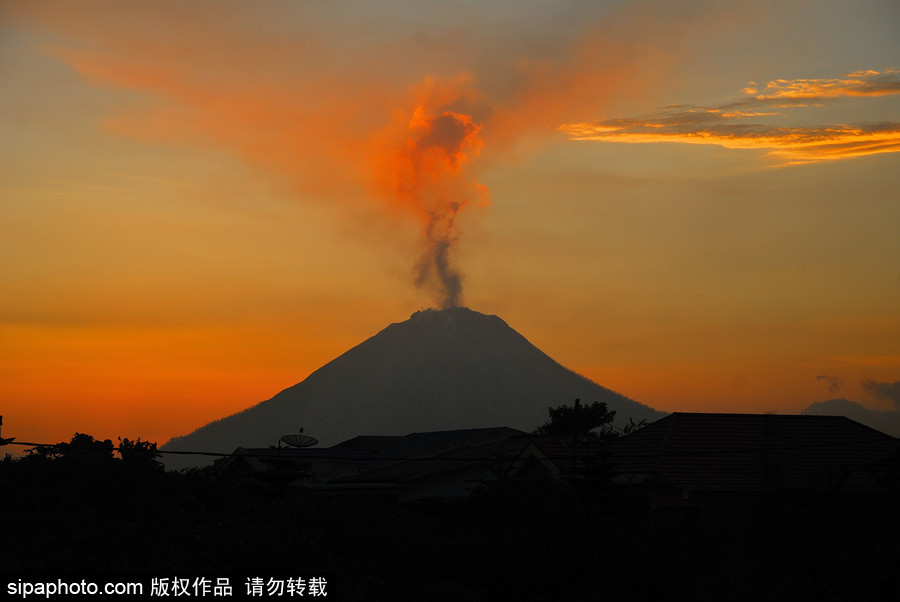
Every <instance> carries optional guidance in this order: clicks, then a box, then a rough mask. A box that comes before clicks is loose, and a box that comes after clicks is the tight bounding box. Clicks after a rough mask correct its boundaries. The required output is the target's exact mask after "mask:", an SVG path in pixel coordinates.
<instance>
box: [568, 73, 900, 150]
mask: <svg viewBox="0 0 900 602" xmlns="http://www.w3.org/2000/svg"><path fill="white" fill-rule="evenodd" d="M743 92H744V93H745V94H748V95H749V97H748V98H747V99H745V100H741V101H738V102H732V103H728V104H723V105H719V106H712V107H703V106H695V105H673V106H669V107H666V108H664V109H663V110H662V111H661V112H660V113H658V114H656V115H651V116H646V117H638V118H614V119H601V120H598V121H593V122H584V123H568V124H564V125H561V126H560V127H559V129H560V131H562V132H564V133H566V134H568V135H569V136H570V138H571V139H573V140H594V141H602V142H620V143H649V142H677V143H684V144H712V145H717V146H722V147H725V148H731V149H757V150H765V151H768V154H769V155H770V156H772V157H774V158H775V159H776V160H777V161H778V164H779V165H797V164H803V163H815V162H819V161H831V160H838V159H846V158H849V157H859V156H864V155H872V154H878V153H891V152H897V151H900V122H896V121H886V122H879V123H871V122H869V123H866V122H859V123H855V124H833V125H823V126H790V125H789V126H778V125H773V124H771V123H759V122H756V121H753V120H757V119H758V118H765V117H784V116H785V115H784V113H783V110H785V109H793V110H796V109H798V108H801V107H809V106H820V105H823V104H825V103H826V102H833V101H837V100H840V99H843V98H850V97H855V98H860V97H877V96H886V95H891V94H900V70H886V71H881V72H879V71H873V70H869V71H859V72H855V73H851V74H848V75H846V76H844V77H842V78H835V79H796V80H775V81H772V82H769V83H768V84H767V85H766V87H765V88H764V89H763V90H762V91H760V90H758V89H757V87H756V84H755V83H754V82H750V84H749V85H748V87H747V88H745V89H744V90H743ZM787 117H788V118H789V119H790V118H791V116H787Z"/></svg>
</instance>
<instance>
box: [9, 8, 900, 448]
mask: <svg viewBox="0 0 900 602" xmlns="http://www.w3.org/2000/svg"><path fill="white" fill-rule="evenodd" d="M898 34H900V3H897V2H896V1H895V0H846V1H837V0H816V1H812V0H810V1H793V0H789V1H784V0H781V1H778V2H774V1H773V2H765V1H759V2H721V1H719V2H703V1H685V2H641V1H628V2H613V1H605V2H597V1H591V2H562V1H561V2H522V1H515V2H512V1H509V2H506V1H503V2H491V3H483V2H476V1H471V2H444V3H419V2H405V1H399V0H394V1H390V2H362V1H361V2H341V1H338V2H286V1H273V0H266V1H254V2H222V1H217V2H209V3H205V2H160V1H155V2H138V1H135V2H118V1H113V0H109V1H105V0H93V1H84V2H78V1H73V2H59V3H57V2H42V1H38V2H13V1H8V0H0V132H2V136H0V281H2V289H0V290H2V294H0V400H2V401H0V415H3V431H2V432H3V435H4V436H16V437H18V438H19V439H20V440H26V441H38V442H57V441H61V440H68V439H69V438H70V437H71V436H72V434H73V433H74V432H76V431H79V432H87V433H90V434H93V435H94V436H96V437H100V438H107V437H109V438H112V439H113V440H115V437H117V436H122V437H129V438H135V437H142V438H144V439H149V440H151V441H158V442H160V443H162V442H164V441H165V440H167V439H169V438H170V437H172V436H176V435H181V434H185V433H187V432H189V431H191V430H193V429H194V428H196V427H198V426H201V425H202V424H204V423H206V422H208V421H210V420H213V419H216V418H220V417H223V416H225V415H228V414H231V413H233V412H235V411H238V410H241V409H244V408H246V407H248V406H250V405H253V404H255V403H257V402H259V401H262V400H265V399H268V398H269V397H271V396H272V395H274V394H275V393H277V392H278V391H280V390H282V389H284V388H286V387H288V386H290V385H293V384H295V383H297V382H300V381H301V380H303V379H304V378H305V377H306V376H307V375H309V373H310V372H312V371H313V370H315V369H316V368H318V367H320V366H321V365H323V364H325V363H326V362H328V361H330V360H331V359H333V358H334V357H336V356H337V355H339V354H340V353H343V352H344V351H346V350H347V349H349V348H350V347H352V346H354V345H356V344H358V343H360V342H362V341H363V340H365V339H366V338H368V337H370V336H372V335H374V334H375V333H376V332H378V331H379V330H381V329H382V328H384V327H385V326H387V325H388V324H390V323H392V322H399V321H402V320H405V319H407V318H408V317H409V315H410V314H411V313H412V312H414V311H416V310H419V309H422V308H425V307H429V306H441V305H452V304H455V303H460V304H463V305H466V306H468V307H471V308H472V309H475V310H478V311H481V312H484V313H489V314H497V315H499V316H500V317H502V318H503V319H504V320H505V321H506V322H507V323H508V324H509V325H510V326H512V327H513V328H515V329H516V330H518V331H519V332H520V333H521V334H523V335H524V336H525V337H526V338H528V339H529V340H530V341H531V342H532V343H534V344H535V345H537V346H538V347H539V348H540V349H542V350H543V351H545V352H546V353H547V354H549V355H550V356H551V357H553V358H554V359H556V360H557V361H559V362H560V363H562V364H563V365H565V366H566V367H568V368H571V369H573V370H575V371H577V372H580V373H582V374H584V375H585V376H588V377H589V378H591V379H593V380H595V381H597V382H598V383H600V384H601V385H603V386H606V387H608V388H610V389H613V390H615V391H618V392H620V393H623V394H625V395H627V396H629V397H631V398H633V399H635V400H637V401H640V402H642V403H646V404H648V405H651V406H653V407H655V408H658V409H661V410H665V411H676V410H682V411H723V412H784V413H789V412H799V411H801V410H803V409H804V408H806V407H807V406H808V405H809V404H810V403H812V402H815V401H820V400H824V399H829V398H833V397H845V398H848V399H852V400H856V401H858V402H860V403H862V404H864V405H867V406H868V407H871V408H888V407H890V403H889V402H890V400H889V397H890V396H889V395H879V393H878V392H879V391H882V390H883V391H890V386H889V385H890V384H891V383H895V382H897V381H900V235H898V225H900V154H898V151H900V35H898ZM879 386H881V389H879ZM885 387H887V388H885ZM896 388H897V387H895V389H896ZM547 401H548V405H557V404H559V403H567V402H570V401H571V400H566V399H559V400H547ZM535 426H537V425H535ZM7 449H9V448H7Z"/></svg>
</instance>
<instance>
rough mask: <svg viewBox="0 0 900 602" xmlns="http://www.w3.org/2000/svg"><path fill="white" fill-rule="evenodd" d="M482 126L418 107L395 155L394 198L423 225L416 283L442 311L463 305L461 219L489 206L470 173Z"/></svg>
mask: <svg viewBox="0 0 900 602" xmlns="http://www.w3.org/2000/svg"><path fill="white" fill-rule="evenodd" d="M480 130H481V126H480V125H476V124H475V123H474V122H473V121H472V118H471V117H469V116H468V115H463V114H461V113H454V112H451V111H445V112H443V113H441V114H439V115H435V116H427V115H425V111H424V109H423V108H422V107H418V108H416V110H415V111H414V113H413V117H412V119H411V120H410V122H409V136H408V137H407V139H406V141H405V144H404V145H403V148H402V149H401V150H400V151H399V152H398V153H397V157H396V158H397V161H396V163H395V165H396V168H395V174H394V175H395V178H394V181H395V187H394V194H395V195H396V198H397V200H398V201H399V202H400V203H401V204H402V205H404V206H406V207H407V208H409V209H411V210H412V211H413V212H414V213H415V215H416V216H417V218H418V219H419V220H420V222H421V224H422V228H423V234H424V245H425V251H424V252H423V254H422V256H421V257H420V258H419V260H418V262H417V263H416V265H415V284H416V286H417V287H419V288H425V289H428V290H431V291H433V292H434V293H435V294H436V296H437V300H438V305H439V306H440V307H441V308H442V309H444V308H448V307H456V306H458V305H460V304H461V302H462V276H461V274H460V273H459V271H458V270H457V269H456V268H455V267H454V266H453V263H452V251H453V249H454V247H455V245H456V243H457V241H458V240H459V228H458V226H457V217H458V216H459V213H460V212H461V211H462V210H463V209H464V208H465V207H466V206H468V205H470V204H471V203H472V201H476V202H478V203H479V204H482V205H484V204H486V203H487V202H488V192H487V188H486V187H484V186H482V185H481V184H479V183H478V182H477V181H476V180H475V179H474V178H473V177H471V176H469V175H468V174H467V173H466V171H465V167H466V163H467V161H468V159H469V157H470V156H474V155H477V154H478V152H479V150H480V149H481V146H482V142H481V140H480V139H479V138H478V132H479V131H480Z"/></svg>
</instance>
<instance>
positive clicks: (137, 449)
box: [119, 437, 165, 475]
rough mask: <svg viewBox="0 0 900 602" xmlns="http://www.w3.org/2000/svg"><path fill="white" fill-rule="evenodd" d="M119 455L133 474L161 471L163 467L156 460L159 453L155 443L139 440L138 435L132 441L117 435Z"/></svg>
mask: <svg viewBox="0 0 900 602" xmlns="http://www.w3.org/2000/svg"><path fill="white" fill-rule="evenodd" d="M119 455H120V456H122V463H123V464H124V465H125V468H126V470H128V472H130V473H132V474H135V475H148V474H152V473H158V472H163V471H164V470H165V467H164V466H163V464H162V462H160V461H159V460H157V458H158V457H159V456H160V455H161V454H160V453H159V451H158V450H157V449H156V443H155V442H150V441H141V438H140V437H138V438H137V439H136V440H134V441H130V440H129V439H128V438H125V439H123V438H121V437H119Z"/></svg>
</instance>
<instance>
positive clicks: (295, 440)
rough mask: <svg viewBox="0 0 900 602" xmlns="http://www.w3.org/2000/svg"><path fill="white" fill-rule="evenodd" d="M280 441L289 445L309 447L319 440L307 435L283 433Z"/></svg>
mask: <svg viewBox="0 0 900 602" xmlns="http://www.w3.org/2000/svg"><path fill="white" fill-rule="evenodd" d="M281 442H282V443H284V444H285V445H288V446H290V447H309V446H311V445H315V444H316V443H318V442H319V440H318V439H316V438H315V437H310V436H309V435H300V434H298V435H285V436H284V437H282V438H281Z"/></svg>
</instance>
